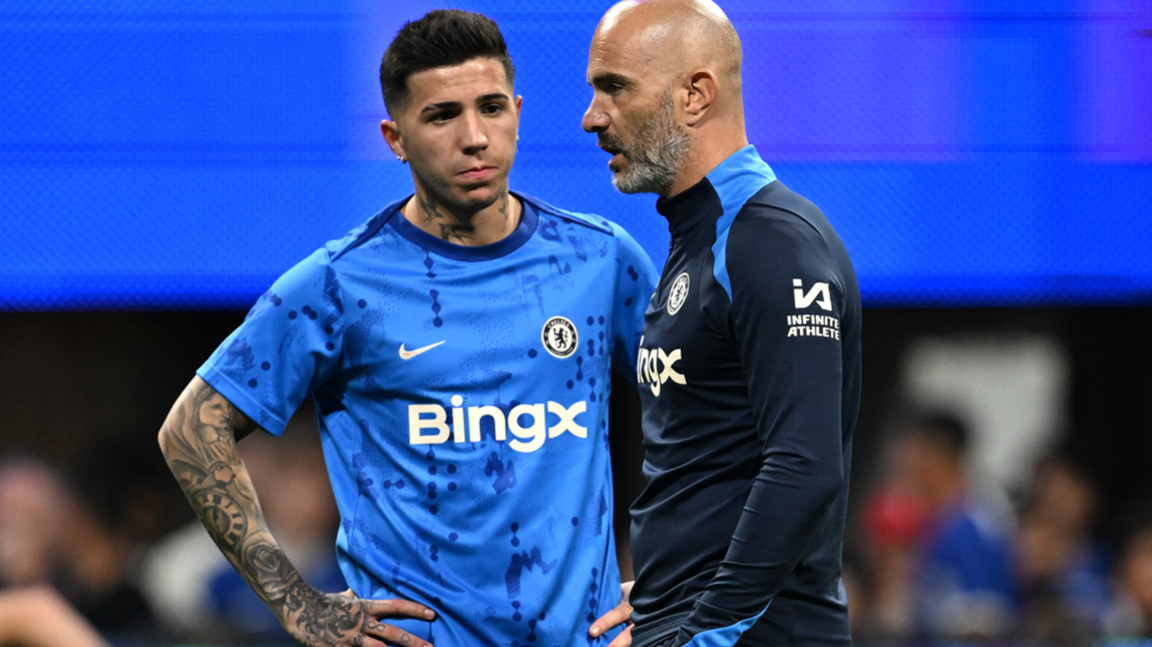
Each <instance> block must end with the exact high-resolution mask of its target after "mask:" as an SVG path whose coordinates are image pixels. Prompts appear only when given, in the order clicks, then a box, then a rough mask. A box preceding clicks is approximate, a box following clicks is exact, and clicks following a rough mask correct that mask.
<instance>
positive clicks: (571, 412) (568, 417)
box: [548, 400, 588, 438]
mask: <svg viewBox="0 0 1152 647" xmlns="http://www.w3.org/2000/svg"><path fill="white" fill-rule="evenodd" d="M587 410H588V403H587V402H585V401H583V400H581V401H579V402H577V403H576V404H574V405H572V406H571V407H569V408H567V409H565V408H564V405H562V404H560V403H559V402H549V403H548V413H554V414H556V415H557V416H559V417H560V422H558V423H556V424H554V425H552V426H551V427H549V428H548V437H549V438H555V437H557V436H559V435H560V434H562V433H564V432H565V431H567V432H568V433H570V434H572V435H573V436H576V437H578V438H587V437H588V428H587V427H583V426H581V425H578V424H576V416H578V415H580V414H581V413H584V412H585V411H587Z"/></svg>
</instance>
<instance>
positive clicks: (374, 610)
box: [282, 581, 436, 647]
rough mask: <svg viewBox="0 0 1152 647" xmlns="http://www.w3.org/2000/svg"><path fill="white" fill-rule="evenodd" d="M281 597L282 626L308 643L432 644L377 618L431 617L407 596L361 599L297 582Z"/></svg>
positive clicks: (328, 646)
mask: <svg viewBox="0 0 1152 647" xmlns="http://www.w3.org/2000/svg"><path fill="white" fill-rule="evenodd" d="M287 593H288V595H287V596H286V597H285V599H284V607H283V608H284V614H285V616H284V618H283V620H282V622H283V623H284V628H285V629H287V630H288V633H290V634H291V635H292V637H293V638H295V639H296V640H297V641H299V642H300V643H301V644H304V645H308V646H309V647H345V646H347V647H384V645H404V646H406V647H408V646H410V647H432V643H429V642H427V641H425V640H421V639H419V638H417V637H415V636H413V635H412V634H409V633H408V632H406V631H404V630H403V629H400V628H399V627H393V626H392V625H386V624H383V623H381V622H379V621H378V618H381V617H386V616H390V617H408V618H419V619H421V620H432V619H434V618H435V617H436V614H435V612H433V611H432V610H431V609H429V608H428V607H426V606H424V605H423V604H420V603H418V602H410V601H408V600H361V599H360V598H358V597H356V595H355V594H353V593H352V592H351V591H346V592H344V593H331V594H330V593H322V592H320V591H317V590H316V589H314V588H312V587H311V586H308V585H307V584H304V582H302V581H301V582H299V583H298V584H297V585H296V586H294V587H292V589H291V590H289V591H288V592H287Z"/></svg>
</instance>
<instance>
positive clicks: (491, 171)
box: [460, 166, 496, 180]
mask: <svg viewBox="0 0 1152 647" xmlns="http://www.w3.org/2000/svg"><path fill="white" fill-rule="evenodd" d="M495 174H496V167H495V166H474V167H472V168H470V169H468V170H466V171H462V172H461V173H460V176H461V177H463V178H466V179H469V180H486V179H488V178H489V177H492V176H493V175H495Z"/></svg>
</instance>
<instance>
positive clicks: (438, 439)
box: [408, 404, 448, 445]
mask: <svg viewBox="0 0 1152 647" xmlns="http://www.w3.org/2000/svg"><path fill="white" fill-rule="evenodd" d="M426 413H430V414H432V417H431V418H425V417H424V415H423V414H426ZM447 419H448V414H447V413H445V411H444V407H442V406H440V405H438V404H410V405H408V443H409V444H411V445H438V444H440V443H442V442H444V441H445V440H448V425H446V424H444V421H445V420H447ZM421 429H436V430H437V433H436V434H433V435H430V436H425V435H423V434H421V433H420V430H421Z"/></svg>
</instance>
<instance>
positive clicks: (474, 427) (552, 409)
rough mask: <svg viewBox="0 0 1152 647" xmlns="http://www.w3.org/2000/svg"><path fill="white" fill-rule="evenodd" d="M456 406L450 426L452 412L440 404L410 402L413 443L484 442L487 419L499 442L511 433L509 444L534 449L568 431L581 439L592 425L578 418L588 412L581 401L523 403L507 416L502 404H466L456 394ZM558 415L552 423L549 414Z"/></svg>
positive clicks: (453, 400) (454, 398) (523, 450)
mask: <svg viewBox="0 0 1152 647" xmlns="http://www.w3.org/2000/svg"><path fill="white" fill-rule="evenodd" d="M449 401H450V403H451V404H452V405H453V406H452V425H451V429H449V425H448V411H447V410H445V408H444V407H443V406H441V405H439V404H410V405H408V442H409V443H410V444H412V445H439V444H442V443H446V442H448V438H449V436H451V437H452V441H453V442H456V443H463V442H465V437H467V442H473V443H477V442H481V440H482V436H481V432H480V430H481V426H482V424H483V422H484V419H485V418H491V419H492V429H493V436H494V438H495V439H496V441H497V442H504V441H505V440H507V438H508V432H509V431H511V432H512V436H513V439H512V440H511V441H510V442H508V446H509V447H511V448H512V449H513V450H515V451H518V452H524V453H527V452H534V451H536V450H538V449H540V448H541V447H543V445H544V441H545V440H546V439H548V438H555V437H557V436H560V435H562V434H564V433H565V432H567V433H569V434H572V435H573V436H576V437H577V438H587V437H588V428H587V427H585V426H584V425H581V424H580V423H579V422H578V421H577V417H578V416H579V415H580V414H582V413H585V412H586V411H588V403H587V402H585V401H583V400H580V401H579V402H576V403H575V404H573V405H572V406H570V407H565V406H564V405H562V404H560V403H559V402H547V403H541V404H519V405H516V406H515V407H512V410H511V411H509V412H508V414H507V415H505V414H504V410H503V409H501V408H500V407H496V406H492V405H487V406H479V407H464V406H463V404H464V398H463V397H461V396H459V395H454V396H452V398H451V399H450V400H449ZM550 414H551V415H554V416H555V417H556V423H555V424H553V425H551V426H549V425H548V422H549V420H548V416H549V415H550Z"/></svg>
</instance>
